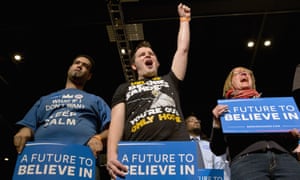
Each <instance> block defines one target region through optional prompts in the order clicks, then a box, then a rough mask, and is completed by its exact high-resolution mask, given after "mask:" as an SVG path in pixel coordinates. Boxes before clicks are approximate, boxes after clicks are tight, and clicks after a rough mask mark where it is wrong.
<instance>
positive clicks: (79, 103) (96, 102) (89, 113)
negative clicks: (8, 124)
mask: <svg viewBox="0 0 300 180" xmlns="http://www.w3.org/2000/svg"><path fill="white" fill-rule="evenodd" d="M110 111H111V109H110V107H109V106H108V104H107V103H106V102H105V101H104V100H103V99H102V98H101V97H99V96H96V95H93V94H90V93H87V92H85V91H82V90H79V89H73V88H71V89H62V90H59V91H57V92H54V93H51V94H49V95H46V96H43V97H41V98H40V99H39V100H38V101H36V103H35V104H34V105H33V106H32V107H31V109H30V110H29V111H28V112H27V114H26V115H25V116H24V118H23V119H22V120H20V121H19V122H17V124H18V125H23V126H26V127H29V128H31V129H32V130H33V131H34V141H35V142H59V143H70V144H82V145H84V144H85V143H86V142H87V141H88V139H89V138H90V137H92V136H93V135H95V134H97V133H99V132H101V131H102V130H104V128H106V127H107V125H108V123H109V122H110V119H111V118H110Z"/></svg>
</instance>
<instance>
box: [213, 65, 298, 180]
mask: <svg viewBox="0 0 300 180" xmlns="http://www.w3.org/2000/svg"><path fill="white" fill-rule="evenodd" d="M223 96H224V98H225V99H238V98H259V97H260V93H258V92H257V90H256V86H255V78H254V74H253V72H252V71H251V70H250V69H248V68H245V67H235V68H233V69H232V70H231V71H230V73H229V74H228V76H227V78H226V80H225V84H224V88H223ZM226 111H228V105H217V106H215V108H214V109H213V110H212V113H213V125H212V134H211V142H210V147H211V149H212V151H213V152H214V153H215V154H216V155H221V154H224V153H225V152H226V149H227V148H228V149H227V150H228V154H229V157H230V161H231V162H230V169H231V179H232V180H240V179H243V180H257V179H281V180H283V179H286V180H296V179H299V177H300V164H299V163H298V161H297V159H296V158H295V156H294V155H293V151H294V150H295V148H296V147H297V145H298V136H299V132H298V131H297V130H291V131H290V132H289V133H263V134H262V133H259V134H257V133H252V134H250V133H249V134H248V133H247V134H223V131H222V124H221V121H220V116H221V115H222V114H223V113H225V112H226Z"/></svg>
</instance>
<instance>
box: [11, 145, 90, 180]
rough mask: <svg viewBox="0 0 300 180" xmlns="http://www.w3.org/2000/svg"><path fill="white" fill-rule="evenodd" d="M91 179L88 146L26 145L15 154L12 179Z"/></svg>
mask: <svg viewBox="0 0 300 180" xmlns="http://www.w3.org/2000/svg"><path fill="white" fill-rule="evenodd" d="M53 179H55V180H70V179H73V180H74V179H76V180H89V179H92V180H94V179H95V158H94V156H93V154H92V151H91V150H90V148H89V147H87V146H83V145H75V144H72V145H66V144H58V143H27V144H26V146H25V148H24V149H23V151H22V153H21V154H19V155H18V158H17V161H16V165H15V169H14V174H13V180H53Z"/></svg>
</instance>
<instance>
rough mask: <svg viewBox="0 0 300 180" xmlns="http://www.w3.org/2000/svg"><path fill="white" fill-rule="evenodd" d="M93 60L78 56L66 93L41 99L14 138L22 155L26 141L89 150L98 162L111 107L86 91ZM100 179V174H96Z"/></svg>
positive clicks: (62, 91) (106, 132)
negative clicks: (75, 146) (82, 147)
mask: <svg viewBox="0 0 300 180" xmlns="http://www.w3.org/2000/svg"><path fill="white" fill-rule="evenodd" d="M94 68H95V62H94V60H93V59H92V58H91V57H89V56H87V55H79V56H77V57H76V58H75V59H74V60H73V63H72V64H71V65H70V67H69V69H68V73H67V79H66V85H65V88H64V89H61V90H58V91H56V92H53V93H50V94H48V95H45V96H43V97H41V98H40V99H38V100H37V101H36V102H35V104H34V105H33V106H32V107H31V109H30V110H29V111H28V112H27V114H26V115H25V116H24V118H23V119H22V120H20V121H18V122H17V123H16V124H17V125H18V126H20V129H19V131H18V132H17V133H16V134H15V136H14V145H15V147H16V150H17V152H18V153H21V152H22V150H23V148H24V146H25V144H26V142H27V141H34V142H55V143H64V144H80V145H86V146H89V147H90V149H91V151H92V152H93V154H94V156H95V158H97V157H98V155H99V153H101V151H103V150H104V145H105V142H106V139H107V134H108V126H109V123H110V107H109V106H108V104H107V103H106V102H105V101H104V100H103V99H102V98H101V97H99V96H96V95H94V94H91V93H88V92H86V91H84V90H83V89H84V87H85V84H86V82H87V81H88V80H90V79H91V77H92V72H93V70H94ZM96 176H97V170H96Z"/></svg>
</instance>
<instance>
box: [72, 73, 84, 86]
mask: <svg viewBox="0 0 300 180" xmlns="http://www.w3.org/2000/svg"><path fill="white" fill-rule="evenodd" d="M69 79H70V80H71V81H72V82H73V83H74V84H77V85H84V84H85V82H86V79H85V77H84V76H82V73H80V72H77V71H73V72H71V73H69Z"/></svg>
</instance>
